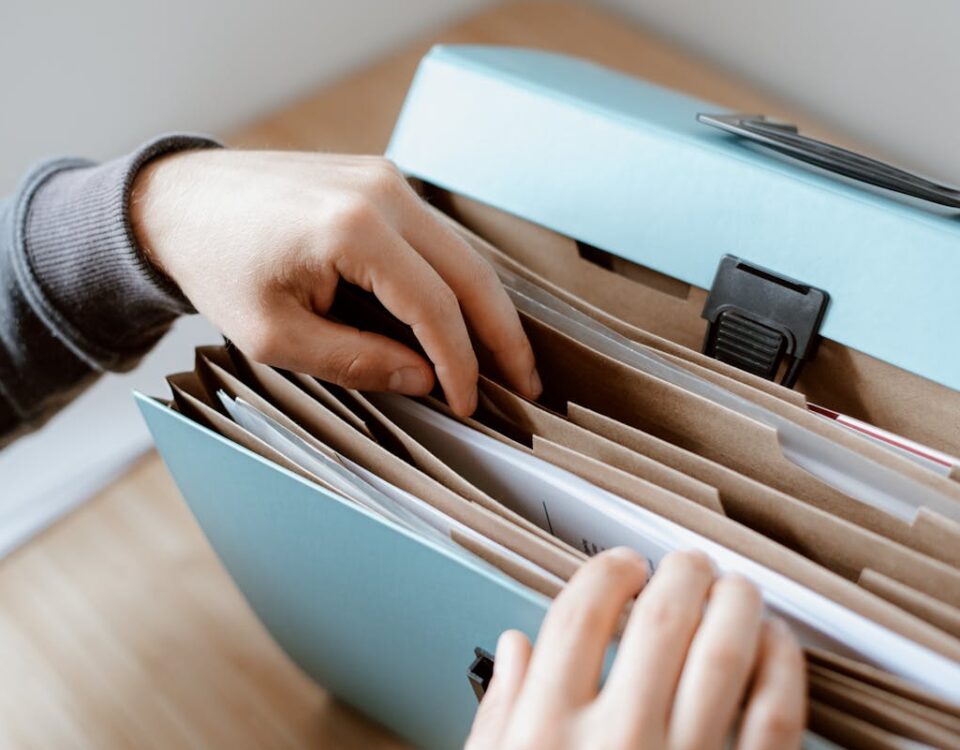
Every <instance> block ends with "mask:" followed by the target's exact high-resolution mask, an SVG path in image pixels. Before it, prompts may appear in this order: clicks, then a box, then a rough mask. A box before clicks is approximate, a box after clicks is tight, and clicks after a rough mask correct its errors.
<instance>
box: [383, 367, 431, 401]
mask: <svg viewBox="0 0 960 750" xmlns="http://www.w3.org/2000/svg"><path fill="white" fill-rule="evenodd" d="M387 388H388V389H389V390H391V391H394V392H395V393H405V394H407V395H408V396H419V395H421V394H424V393H426V392H427V391H428V390H429V388H430V384H429V383H428V382H427V379H426V377H425V376H424V374H423V371H422V370H421V369H420V368H419V367H401V368H400V369H399V370H394V371H393V372H392V373H390V380H389V382H388V383H387Z"/></svg>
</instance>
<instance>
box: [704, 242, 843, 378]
mask: <svg viewBox="0 0 960 750" xmlns="http://www.w3.org/2000/svg"><path fill="white" fill-rule="evenodd" d="M829 301H830V296H829V295H828V294H827V293H826V292H825V291H823V290H822V289H817V288H815V287H812V286H809V285H808V284H802V283H800V282H798V281H794V280H793V279H789V278H787V277H786V276H781V275H780V274H776V273H774V272H772V271H769V270H767V269H765V268H761V267H760V266H755V265H751V264H750V263H747V262H745V261H743V260H740V259H739V258H736V257H734V256H733V255H725V256H724V257H723V258H722V259H721V260H720V266H719V267H718V268H717V275H716V278H715V279H714V280H713V287H712V288H711V290H710V295H709V296H708V297H707V301H706V304H705V305H704V307H703V313H702V317H704V318H706V319H707V321H708V322H709V325H708V327H707V336H706V339H705V340H704V344H703V352H704V354H706V355H707V356H709V357H713V358H714V359H718V360H720V361H721V362H726V363H728V364H731V365H733V366H734V367H739V368H740V369H741V370H746V371H747V372H751V373H753V374H754V375H759V376H760V377H762V378H766V379H767V380H776V378H777V374H778V373H779V372H780V369H781V365H783V364H784V363H785V362H786V369H785V370H784V375H783V377H782V378H781V380H780V384H781V385H783V386H786V387H787V388H792V387H793V386H794V384H795V383H796V382H797V377H798V376H799V375H800V369H801V367H802V365H803V362H804V361H806V360H808V359H811V358H812V357H813V355H814V354H815V352H816V346H817V341H818V336H817V334H818V332H819V330H820V324H821V322H822V321H823V315H824V313H825V312H826V309H827V304H828V302H829Z"/></svg>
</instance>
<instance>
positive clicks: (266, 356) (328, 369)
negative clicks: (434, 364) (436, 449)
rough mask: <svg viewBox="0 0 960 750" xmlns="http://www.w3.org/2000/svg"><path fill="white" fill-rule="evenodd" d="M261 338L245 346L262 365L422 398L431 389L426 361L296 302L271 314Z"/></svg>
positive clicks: (358, 387)
mask: <svg viewBox="0 0 960 750" xmlns="http://www.w3.org/2000/svg"><path fill="white" fill-rule="evenodd" d="M267 328H268V329H269V330H270V331H271V334H270V335H269V336H268V337H267V341H266V342H264V343H263V344H262V345H260V346H258V345H257V343H256V342H255V343H254V346H252V347H251V349H250V350H247V351H248V353H249V354H250V356H252V357H253V358H254V359H256V360H258V361H260V362H263V363H264V364H269V365H273V366H275V367H281V368H283V369H285V370H293V371H296V372H302V373H305V374H308V375H313V376H315V377H318V378H320V379H321V380H326V381H328V382H331V383H336V384H337V385H340V386H343V387H344V388H353V389H356V390H360V391H395V392H397V393H403V394H406V395H409V396H423V395H426V394H427V393H429V392H430V390H431V389H432V388H433V378H434V376H433V370H432V368H431V367H430V365H429V363H428V362H427V361H426V360H425V359H424V358H423V357H421V356H420V355H419V354H417V353H416V352H414V351H413V350H412V349H410V348H409V347H407V346H404V345H403V344H401V343H399V342H398V341H394V340H393V339H390V338H387V337H386V336H381V335H380V334H376V333H371V332H369V331H361V330H359V329H357V328H353V327H351V326H347V325H343V324H341V323H336V322H334V321H332V320H328V319H326V318H322V317H320V316H319V315H317V314H316V313H314V312H312V311H310V310H307V309H305V308H303V307H300V306H299V305H290V306H289V307H287V308H286V309H285V310H284V312H283V314H282V315H278V314H277V313H276V312H274V313H273V321H272V322H271V323H270V324H269V325H268V326H267Z"/></svg>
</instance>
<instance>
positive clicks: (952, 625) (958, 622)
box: [859, 568, 960, 638]
mask: <svg viewBox="0 0 960 750" xmlns="http://www.w3.org/2000/svg"><path fill="white" fill-rule="evenodd" d="M859 584H860V585H861V586H862V587H863V588H865V589H866V590H867V591H871V592H873V593H874V594H876V595H877V596H879V597H882V598H884V599H886V600H887V601H888V602H891V603H893V604H896V605H897V606H898V607H900V608H901V609H903V610H906V611H907V612H911V613H912V614H915V615H916V616H917V617H919V618H920V619H922V620H924V621H926V622H929V623H930V624H931V625H933V626H935V627H938V628H940V630H942V631H943V632H945V633H949V634H950V635H952V636H953V637H954V638H960V609H957V608H956V607H951V606H950V605H949V604H946V603H944V602H942V601H940V600H939V599H936V598H935V597H932V596H930V595H929V594H925V593H923V592H922V591H917V590H916V589H915V588H912V587H911V586H907V585H906V584H904V583H901V582H900V581H898V580H896V579H893V578H890V577H889V576H885V575H884V574H883V573H880V572H878V571H876V570H873V569H872V568H864V569H863V571H862V572H861V573H860V579H859Z"/></svg>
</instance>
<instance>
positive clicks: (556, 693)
mask: <svg viewBox="0 0 960 750" xmlns="http://www.w3.org/2000/svg"><path fill="white" fill-rule="evenodd" d="M646 579H647V563H646V560H645V559H644V558H643V557H642V556H640V555H638V554H637V553H635V552H633V551H632V550H629V549H626V548H616V549H612V550H608V551H606V552H602V553H600V554H599V555H597V556H596V557H595V558H593V559H592V560H590V561H588V562H587V563H585V564H584V565H583V567H581V568H580V569H579V570H578V571H577V572H576V573H575V574H574V576H573V578H571V579H570V582H569V583H568V584H567V586H566V587H565V588H564V589H563V591H561V592H560V595H559V596H558V597H557V598H556V600H555V601H554V603H553V605H552V606H551V607H550V610H549V611H548V612H547V616H546V618H545V620H544V622H543V625H542V627H541V629H540V634H539V636H538V637H537V645H536V649H535V650H534V654H533V660H532V662H531V664H530V669H529V672H528V675H527V681H526V685H525V686H524V690H523V694H522V696H521V699H520V700H521V703H522V704H523V706H524V710H527V711H531V712H532V713H534V714H539V713H542V712H544V711H545V712H547V713H550V712H555V711H561V712H562V711H566V710H567V709H570V708H572V707H574V706H579V705H582V704H584V703H586V702H587V701H589V700H591V699H592V698H593V697H594V696H595V695H596V692H597V685H598V683H599V680H600V671H601V669H602V666H603V658H604V655H605V652H606V650H607V646H608V645H609V643H610V639H611V637H612V635H613V632H614V629H615V627H616V625H617V621H618V619H619V617H620V613H621V612H622V611H623V608H624V606H625V605H626V604H627V602H629V601H630V600H631V599H633V597H635V596H636V595H637V593H638V592H639V591H640V590H641V588H643V585H644V583H645V582H646Z"/></svg>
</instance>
